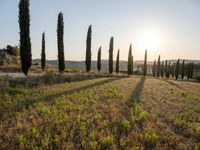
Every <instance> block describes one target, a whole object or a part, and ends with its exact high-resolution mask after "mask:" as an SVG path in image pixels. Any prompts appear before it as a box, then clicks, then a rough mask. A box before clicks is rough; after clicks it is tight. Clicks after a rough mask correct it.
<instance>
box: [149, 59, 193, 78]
mask: <svg viewBox="0 0 200 150" xmlns="http://www.w3.org/2000/svg"><path fill="white" fill-rule="evenodd" d="M193 70H194V62H189V63H187V64H185V60H183V61H182V64H180V59H178V60H177V62H176V63H173V64H171V63H170V61H168V60H165V61H162V64H161V60H160V55H159V57H158V61H157V63H156V60H154V63H153V68H152V75H153V76H154V77H160V76H161V77H162V78H164V76H165V77H166V78H167V79H169V78H170V76H171V77H172V78H175V79H176V80H177V79H178V78H179V77H181V79H182V80H183V79H184V77H185V76H186V77H187V79H188V80H189V79H192V78H193Z"/></svg>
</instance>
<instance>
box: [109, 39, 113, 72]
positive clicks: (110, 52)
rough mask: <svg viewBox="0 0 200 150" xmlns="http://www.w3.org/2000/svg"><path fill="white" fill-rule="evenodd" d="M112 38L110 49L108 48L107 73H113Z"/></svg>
mask: <svg viewBox="0 0 200 150" xmlns="http://www.w3.org/2000/svg"><path fill="white" fill-rule="evenodd" d="M113 44H114V38H113V37H111V39H110V47H109V73H113V50H114V46H113Z"/></svg>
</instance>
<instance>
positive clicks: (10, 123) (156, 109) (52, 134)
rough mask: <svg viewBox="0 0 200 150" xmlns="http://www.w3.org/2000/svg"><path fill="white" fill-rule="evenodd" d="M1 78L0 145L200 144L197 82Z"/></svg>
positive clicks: (155, 146) (116, 146) (121, 146)
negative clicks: (45, 81) (42, 81)
mask: <svg viewBox="0 0 200 150" xmlns="http://www.w3.org/2000/svg"><path fill="white" fill-rule="evenodd" d="M171 82H172V83H171ZM0 84H4V85H3V89H4V90H2V91H3V92H1V93H0V112H1V115H0V149H133V150H137V149H195V148H196V149H198V148H199V146H200V143H198V140H200V124H199V122H200V95H199V92H198V91H200V90H199V89H200V85H199V84H196V83H192V82H191V83H188V82H179V81H165V80H159V79H153V78H147V79H144V78H141V77H129V78H125V77H104V78H95V79H88V80H83V81H74V82H69V83H68V82H60V83H59V84H56V83H54V84H39V85H37V86H33V87H29V86H28V87H27V86H26V85H25V84H21V83H19V82H4V81H1V82H0Z"/></svg>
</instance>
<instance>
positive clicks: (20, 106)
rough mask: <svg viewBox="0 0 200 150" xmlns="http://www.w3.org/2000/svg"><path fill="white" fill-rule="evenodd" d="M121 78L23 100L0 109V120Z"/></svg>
mask: <svg viewBox="0 0 200 150" xmlns="http://www.w3.org/2000/svg"><path fill="white" fill-rule="evenodd" d="M122 78H125V77H113V78H109V79H106V80H104V81H100V82H95V83H92V84H89V85H86V86H83V87H79V88H74V89H69V90H65V91H63V92H59V93H55V94H49V95H47V96H41V97H37V98H33V99H24V100H23V101H20V102H18V103H17V104H15V105H12V106H8V107H3V108H0V119H2V117H3V115H4V114H5V113H9V112H10V113H14V112H22V111H23V110H24V109H28V108H29V107H31V106H33V105H34V104H36V103H38V102H40V101H42V102H50V101H54V100H55V99H56V98H57V97H59V96H60V95H68V94H73V93H75V92H80V91H82V90H87V89H90V88H92V87H96V86H101V85H103V84H107V83H110V82H113V81H115V80H119V79H122Z"/></svg>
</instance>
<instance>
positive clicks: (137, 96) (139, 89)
mask: <svg viewBox="0 0 200 150" xmlns="http://www.w3.org/2000/svg"><path fill="white" fill-rule="evenodd" d="M144 82H145V78H144V77H141V78H140V81H139V82H138V84H137V85H136V87H135V89H134V90H133V91H132V95H131V97H130V98H129V99H128V101H130V100H132V99H134V100H136V101H137V102H138V103H140V102H141V100H140V96H141V93H142V90H143V87H144Z"/></svg>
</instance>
